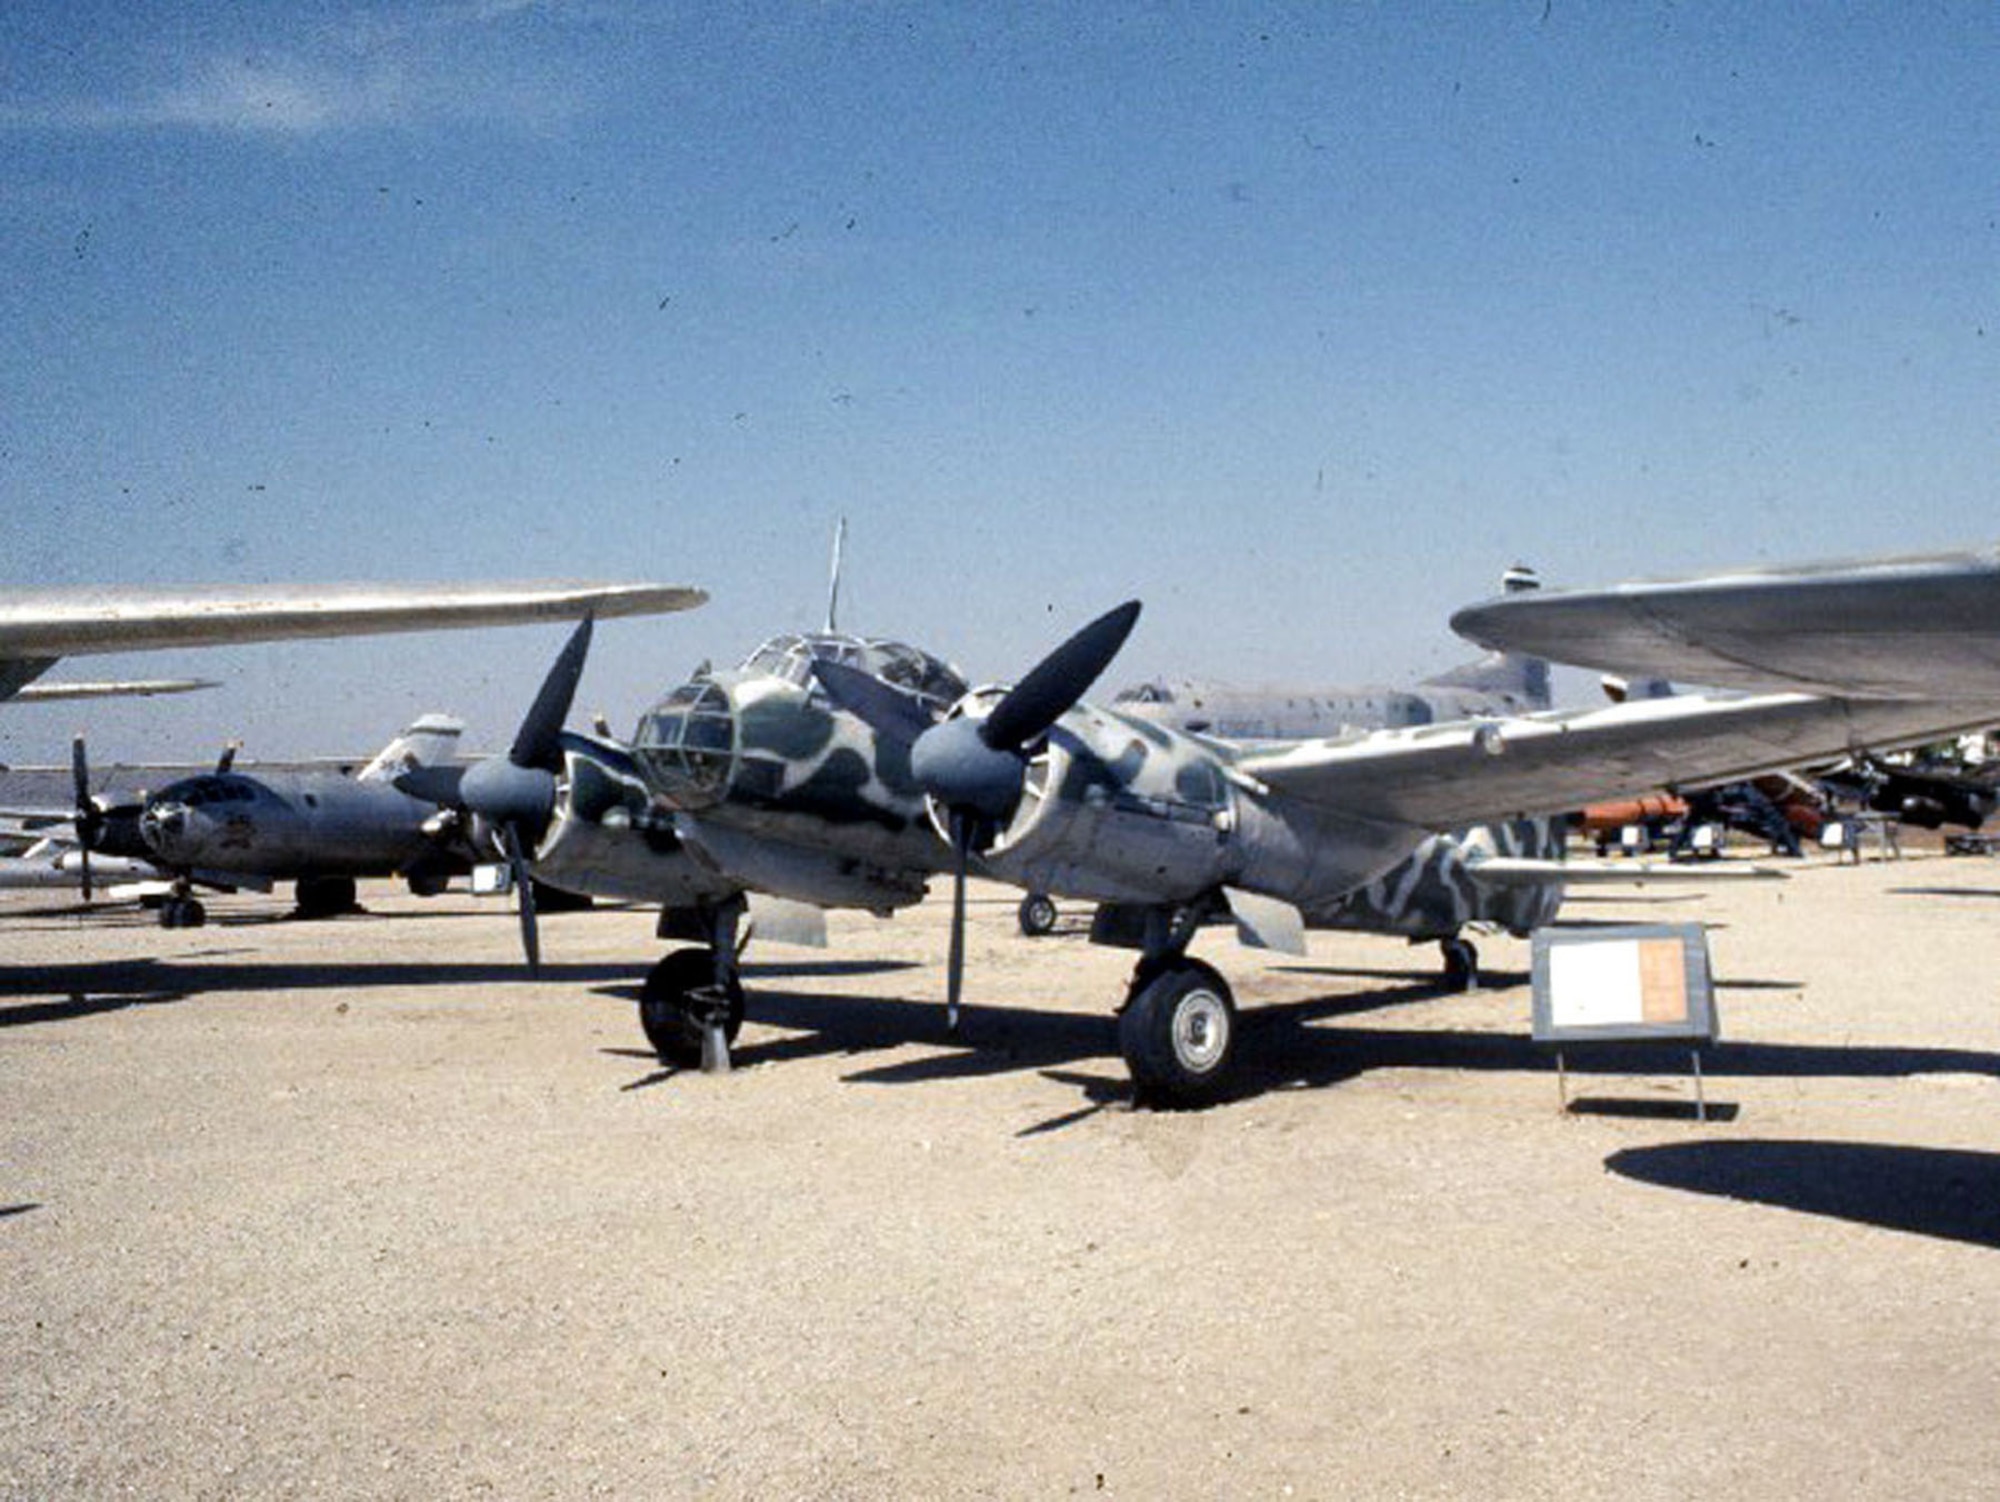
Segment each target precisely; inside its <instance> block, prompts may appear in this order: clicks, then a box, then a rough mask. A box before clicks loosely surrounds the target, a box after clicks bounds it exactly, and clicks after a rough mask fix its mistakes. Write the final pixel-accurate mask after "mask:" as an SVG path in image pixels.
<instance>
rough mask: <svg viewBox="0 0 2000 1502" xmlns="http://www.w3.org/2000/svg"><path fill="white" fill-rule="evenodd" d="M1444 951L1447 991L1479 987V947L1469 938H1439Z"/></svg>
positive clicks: (1476, 988)
mask: <svg viewBox="0 0 2000 1502" xmlns="http://www.w3.org/2000/svg"><path fill="white" fill-rule="evenodd" d="M1438 947H1439V948H1440V949H1442V950H1443V951H1444V985H1445V989H1446V990H1448V991H1476V990H1478V989H1479V948H1478V946H1477V945H1475V944H1474V943H1473V942H1472V941H1471V940H1470V939H1459V938H1451V939H1440V940H1439V941H1438Z"/></svg>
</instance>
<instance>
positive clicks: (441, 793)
mask: <svg viewBox="0 0 2000 1502" xmlns="http://www.w3.org/2000/svg"><path fill="white" fill-rule="evenodd" d="M464 781H465V768H464V767H412V768H410V770H409V771H407V772H399V773H397V774H396V776H395V778H394V780H393V781H391V783H390V786H391V787H393V788H395V789H396V791H397V792H399V793H408V794H409V795H410V796H411V797H412V798H421V799H422V800H423V801H424V802H426V803H436V804H439V805H441V806H442V805H447V804H455V803H457V802H458V801H459V785H460V784H461V783H463V782H464Z"/></svg>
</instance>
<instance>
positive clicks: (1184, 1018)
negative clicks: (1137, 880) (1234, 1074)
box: [1118, 908, 1236, 1108]
mask: <svg viewBox="0 0 2000 1502" xmlns="http://www.w3.org/2000/svg"><path fill="white" fill-rule="evenodd" d="M1200 918H1201V910H1200V909H1197V908H1189V909H1182V910H1180V911H1178V912H1172V913H1160V914H1157V915H1154V917H1153V919H1152V921H1151V922H1150V923H1149V930H1150V931H1149V933H1148V935H1147V942H1146V946H1145V954H1144V958H1142V959H1141V960H1140V961H1139V968H1138V969H1137V970H1136V971H1134V972H1133V975H1132V988H1131V990H1130V992H1128V993H1127V995H1126V998H1125V1005H1124V1007H1123V1008H1122V1009H1121V1010H1120V1011H1119V1013H1118V1047H1119V1050H1120V1052H1122V1053H1123V1054H1124V1055H1125V1067H1126V1068H1128V1069H1130V1070H1131V1071H1132V1084H1133V1086H1134V1088H1135V1089H1136V1091H1137V1093H1138V1096H1139V1099H1140V1100H1141V1101H1142V1102H1144V1103H1146V1104H1148V1105H1159V1106H1169V1107H1180V1108H1185V1107H1189V1106H1204V1105H1207V1104H1208V1103H1209V1102H1211V1101H1213V1100H1214V1099H1215V1098H1216V1097H1217V1096H1218V1095H1219V1094H1220V1093H1221V1091H1222V1087H1223V1084H1224V1082H1225V1080H1226V1079H1227V1077H1228V1074H1229V1061H1230V1056H1231V1054H1232V1053H1233V1052H1234V1048H1235V1043H1236V999H1235V997H1234V996H1232V995H1231V994H1230V991H1229V984H1228V982H1227V981H1225V980H1223V978H1222V977H1221V976H1220V975H1219V974H1217V973H1216V971H1215V970H1214V969H1213V968H1212V967H1211V966H1208V965H1204V964H1203V963H1202V962H1201V961H1200V960H1191V959H1189V958H1188V957H1187V945H1188V941H1189V940H1190V939H1191V938H1193V937H1194V931H1195V929H1196V927H1197V926H1198V925H1199V922H1200Z"/></svg>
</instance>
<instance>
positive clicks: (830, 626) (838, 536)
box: [826, 516, 847, 636]
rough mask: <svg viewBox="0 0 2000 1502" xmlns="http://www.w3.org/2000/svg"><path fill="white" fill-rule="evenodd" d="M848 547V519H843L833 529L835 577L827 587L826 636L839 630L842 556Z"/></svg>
mask: <svg viewBox="0 0 2000 1502" xmlns="http://www.w3.org/2000/svg"><path fill="white" fill-rule="evenodd" d="M846 546H847V518H846V517H844V516H843V517H842V518H841V519H840V520H839V521H838V522H836V523H835V524H834V528H833V577H832V579H831V580H829V581H828V583H827V587H826V634H827V635H828V636H832V635H833V634H834V632H836V631H837V630H839V629H840V628H839V626H838V625H836V624H835V622H836V618H837V617H838V616H839V614H840V555H841V554H842V552H844V551H845V549H846Z"/></svg>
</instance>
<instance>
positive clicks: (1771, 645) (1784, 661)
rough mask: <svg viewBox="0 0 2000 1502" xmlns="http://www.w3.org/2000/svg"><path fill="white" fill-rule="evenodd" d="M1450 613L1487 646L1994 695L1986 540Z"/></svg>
mask: <svg viewBox="0 0 2000 1502" xmlns="http://www.w3.org/2000/svg"><path fill="white" fill-rule="evenodd" d="M1451 625H1452V629H1453V630H1454V631H1457V632H1458V633H1459V634H1460V635H1461V636H1465V637H1469V638H1470V639H1472V640H1473V641H1476V642H1479V643H1480V644H1482V645H1484V646H1487V647H1491V648H1494V649H1496V650H1498V649H1505V650H1508V651H1513V652H1527V653H1533V654H1535V655H1537V656H1543V657H1548V658H1552V659H1554V660H1555V661H1558V662H1569V663H1576V664H1578V665H1579V666H1582V667H1591V668H1600V669H1604V670H1608V671H1611V672H1617V673H1628V674H1634V675H1638V676H1645V677H1656V678H1672V679H1677V680H1679V681H1680V682H1683V683H1703V684H1713V685H1716V686H1718V687H1724V688H1750V689H1771V688H1791V689H1803V690H1808V691H1810V692H1814V693H1822V694H1846V695H1850V696H1855V697H1868V698H1919V699H1926V698H1927V699H1956V698H1974V697H1979V696H1982V695H1987V696H1994V697H2000V548H1989V549H1984V550H1981V551H1976V552H1963V553H1936V554H1929V555H1925V556H1920V557H1908V558H1877V559H1862V560H1856V561H1854V562H1850V563H1832V564H1815V565H1807V566H1801V567H1794V568H1771V569H1746V570H1738V571H1735V572H1731V573H1721V574H1712V575H1707V576H1704V577H1699V578H1689V579H1665V580H1651V581H1647V580H1640V581H1635V582H1632V583H1627V584H1617V585H1613V586H1611V587H1610V588H1608V589H1593V590H1575V591H1563V592H1553V591H1545V592H1543V593H1540V594H1535V595H1527V594H1522V595H1511V596H1506V597H1502V598H1499V599H1493V600H1487V601H1484V602H1483V603H1481V604H1478V605H1472V606H1468V607H1467V608H1465V609H1464V610H1461V611H1459V612H1458V613H1457V614H1456V615H1454V616H1453V617H1452V619H1451Z"/></svg>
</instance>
